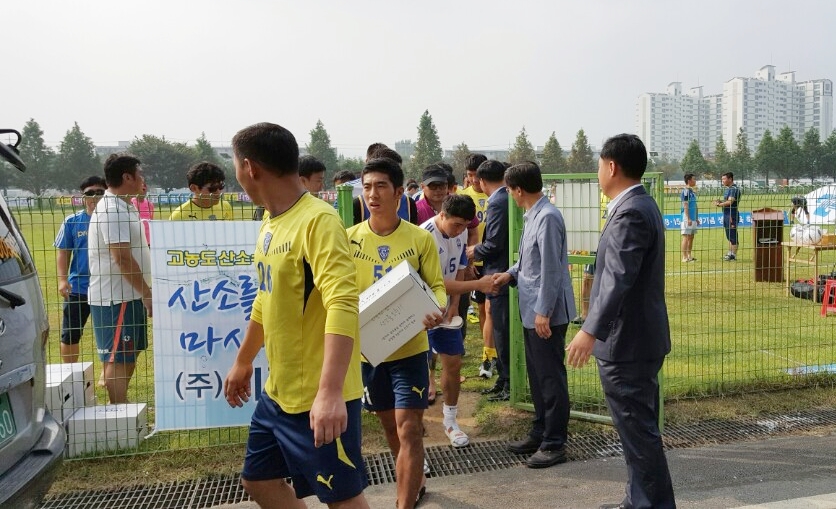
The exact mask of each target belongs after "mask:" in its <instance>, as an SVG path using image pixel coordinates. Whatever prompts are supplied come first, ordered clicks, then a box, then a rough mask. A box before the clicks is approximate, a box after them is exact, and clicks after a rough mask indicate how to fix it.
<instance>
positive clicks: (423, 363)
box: [362, 352, 430, 412]
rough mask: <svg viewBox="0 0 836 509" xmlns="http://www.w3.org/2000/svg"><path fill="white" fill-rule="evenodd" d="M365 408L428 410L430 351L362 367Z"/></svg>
mask: <svg viewBox="0 0 836 509" xmlns="http://www.w3.org/2000/svg"><path fill="white" fill-rule="evenodd" d="M362 369H363V386H364V387H363V408H365V409H366V410H368V411H370V412H380V411H384V410H393V409H396V408H400V409H415V410H426V409H427V397H428V394H427V387H428V386H429V385H430V367H429V365H428V364H427V352H421V353H419V354H417V355H413V356H412V357H406V358H403V359H398V360H396V361H391V362H381V363H380V364H378V365H377V366H372V365H371V364H369V363H368V362H364V363H363V364H362Z"/></svg>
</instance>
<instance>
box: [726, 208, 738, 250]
mask: <svg viewBox="0 0 836 509" xmlns="http://www.w3.org/2000/svg"><path fill="white" fill-rule="evenodd" d="M737 219H738V218H737V217H735V218H734V219H732V216H728V215H725V214H724V215H723V229H724V230H725V231H726V240H728V241H729V244H731V245H733V246H736V245H737Z"/></svg>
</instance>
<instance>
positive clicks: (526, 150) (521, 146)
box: [508, 126, 537, 164]
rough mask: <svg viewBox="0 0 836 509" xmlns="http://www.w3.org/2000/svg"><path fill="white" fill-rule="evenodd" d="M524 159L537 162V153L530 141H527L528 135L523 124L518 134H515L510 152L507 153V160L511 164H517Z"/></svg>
mask: <svg viewBox="0 0 836 509" xmlns="http://www.w3.org/2000/svg"><path fill="white" fill-rule="evenodd" d="M525 161H533V162H537V154H536V153H535V152H534V147H533V146H531V142H530V141H528V135H527V134H526V132H525V126H523V128H522V129H521V130H520V134H518V135H517V139H516V141H514V146H513V148H511V152H510V153H508V162H510V163H511V164H519V163H524V162H525Z"/></svg>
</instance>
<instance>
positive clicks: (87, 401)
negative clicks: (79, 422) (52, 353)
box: [46, 362, 96, 422]
mask: <svg viewBox="0 0 836 509" xmlns="http://www.w3.org/2000/svg"><path fill="white" fill-rule="evenodd" d="M67 375H70V377H71V381H70V385H71V389H70V394H69V396H70V398H69V401H71V402H72V403H73V404H72V406H71V407H70V408H71V409H73V411H74V410H75V409H77V408H82V407H85V406H90V405H95V404H96V391H95V387H93V363H92V362H73V363H64V364H47V366H46V379H47V387H49V383H50V380H54V381H56V382H57V381H58V380H61V381H64V380H66V378H67ZM50 410H52V409H51V408H50ZM70 415H72V412H70ZM70 415H67V416H66V418H64V419H62V421H63V422H66V420H67V419H68V418H69V417H70Z"/></svg>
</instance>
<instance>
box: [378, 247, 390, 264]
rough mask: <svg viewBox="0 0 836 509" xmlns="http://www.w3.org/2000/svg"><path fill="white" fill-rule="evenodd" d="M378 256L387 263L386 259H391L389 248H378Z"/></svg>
mask: <svg viewBox="0 0 836 509" xmlns="http://www.w3.org/2000/svg"><path fill="white" fill-rule="evenodd" d="M377 254H379V255H380V259H381V260H382V261H384V262H385V261H386V259H387V258H389V246H378V247H377Z"/></svg>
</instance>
